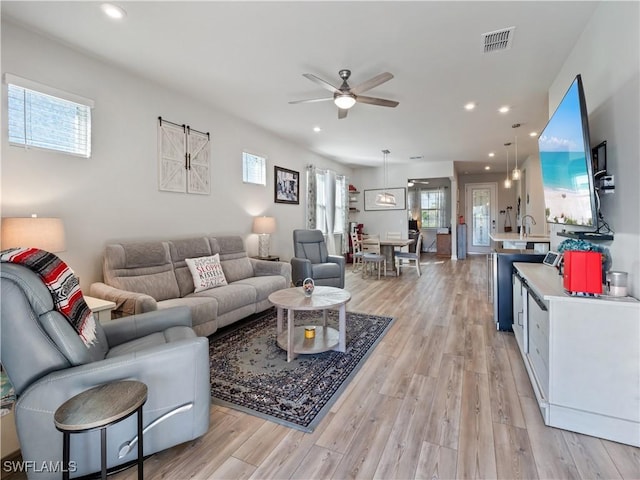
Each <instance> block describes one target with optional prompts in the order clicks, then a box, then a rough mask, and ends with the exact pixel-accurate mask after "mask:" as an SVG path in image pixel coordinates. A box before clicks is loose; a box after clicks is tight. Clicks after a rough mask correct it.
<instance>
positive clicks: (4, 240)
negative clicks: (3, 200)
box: [0, 216, 67, 253]
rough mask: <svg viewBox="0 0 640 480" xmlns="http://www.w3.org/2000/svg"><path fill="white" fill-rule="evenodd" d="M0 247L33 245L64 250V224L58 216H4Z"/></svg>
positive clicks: (55, 250) (45, 248)
mask: <svg viewBox="0 0 640 480" xmlns="http://www.w3.org/2000/svg"><path fill="white" fill-rule="evenodd" d="M0 229H1V230H2V233H1V239H0V247H1V248H2V249H3V250H5V249H7V248H13V247H33V248H39V249H41V250H46V251H47V252H52V253H55V252H63V251H64V250H66V248H67V247H66V245H65V237H64V225H63V224H62V220H61V219H59V218H44V217H43V218H40V217H36V216H33V217H4V218H3V219H2V227H1V228H0Z"/></svg>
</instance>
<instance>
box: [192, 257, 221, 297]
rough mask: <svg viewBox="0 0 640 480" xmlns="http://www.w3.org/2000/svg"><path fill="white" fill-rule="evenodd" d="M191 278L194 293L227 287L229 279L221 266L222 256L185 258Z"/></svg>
mask: <svg viewBox="0 0 640 480" xmlns="http://www.w3.org/2000/svg"><path fill="white" fill-rule="evenodd" d="M184 261H185V262H187V266H188V267H189V271H190V272H191V276H192V277H193V286H194V287H195V290H194V291H193V293H197V292H201V291H202V290H207V289H209V288H215V287H220V286H222V285H227V279H226V278H225V276H224V272H223V271H222V265H220V255H219V254H217V253H216V254H215V255H213V256H212V257H199V258H185V259H184Z"/></svg>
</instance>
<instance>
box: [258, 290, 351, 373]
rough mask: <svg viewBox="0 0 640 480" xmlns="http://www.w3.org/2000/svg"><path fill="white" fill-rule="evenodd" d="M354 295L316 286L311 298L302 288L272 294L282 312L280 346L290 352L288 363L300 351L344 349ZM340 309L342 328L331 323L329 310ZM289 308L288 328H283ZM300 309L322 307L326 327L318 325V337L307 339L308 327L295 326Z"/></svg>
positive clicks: (316, 351)
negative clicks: (348, 304)
mask: <svg viewBox="0 0 640 480" xmlns="http://www.w3.org/2000/svg"><path fill="white" fill-rule="evenodd" d="M349 300H351V294H350V293H349V292H347V291H346V290H343V289H342V288H336V287H322V286H319V287H316V288H315V289H314V290H313V294H312V295H311V296H310V297H306V296H305V295H304V293H303V292H302V287H295V288H285V289H284V290H278V291H277V292H273V293H272V294H271V295H269V301H270V302H271V303H273V304H274V305H275V306H276V308H277V312H278V327H277V334H278V345H279V346H280V348H283V349H284V350H286V351H287V362H290V361H291V360H293V359H294V358H295V357H296V354H298V353H306V354H309V353H320V352H326V351H328V350H336V351H338V352H344V351H345V350H346V346H347V345H346V344H347V335H346V332H347V306H346V305H347V302H348V301H349ZM331 308H338V330H336V329H335V328H332V327H328V326H327V311H328V310H329V309H331ZM285 309H286V310H287V331H286V332H285V331H284V330H283V328H282V327H283V319H284V310H285ZM296 310H322V321H323V324H322V326H316V327H315V336H314V337H313V338H305V328H308V326H299V327H296V326H295V322H294V313H295V311H296Z"/></svg>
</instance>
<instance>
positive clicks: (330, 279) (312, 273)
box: [291, 230, 345, 288]
mask: <svg viewBox="0 0 640 480" xmlns="http://www.w3.org/2000/svg"><path fill="white" fill-rule="evenodd" d="M293 254H294V257H293V258H292V259H291V280H292V281H293V284H294V285H296V286H300V285H302V281H303V280H304V279H305V278H313V282H314V284H315V285H323V286H327V287H338V288H344V269H345V258H344V257H341V256H339V255H329V253H328V251H327V245H326V243H325V241H324V236H323V234H322V232H321V231H320V230H294V231H293Z"/></svg>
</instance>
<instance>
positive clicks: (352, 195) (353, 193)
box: [349, 190, 360, 213]
mask: <svg viewBox="0 0 640 480" xmlns="http://www.w3.org/2000/svg"><path fill="white" fill-rule="evenodd" d="M359 194H360V192H359V191H358V190H349V213H357V212H359V211H360V209H359V208H358V200H359V199H360V197H359V196H358V195H359Z"/></svg>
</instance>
